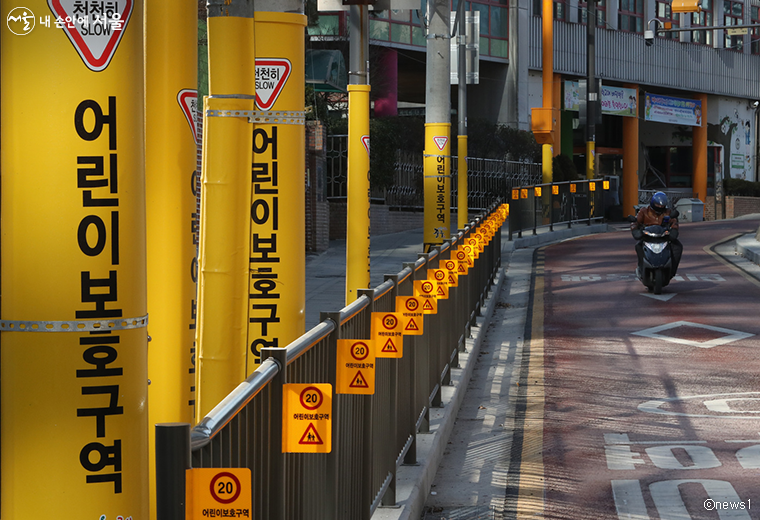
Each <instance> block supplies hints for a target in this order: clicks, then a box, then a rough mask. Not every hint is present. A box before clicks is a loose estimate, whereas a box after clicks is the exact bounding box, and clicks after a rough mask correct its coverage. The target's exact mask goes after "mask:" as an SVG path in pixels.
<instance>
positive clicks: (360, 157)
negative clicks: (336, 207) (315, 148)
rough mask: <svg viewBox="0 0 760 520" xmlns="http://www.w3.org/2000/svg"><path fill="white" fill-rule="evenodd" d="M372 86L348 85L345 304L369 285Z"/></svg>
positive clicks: (354, 298)
mask: <svg viewBox="0 0 760 520" xmlns="http://www.w3.org/2000/svg"><path fill="white" fill-rule="evenodd" d="M369 92H370V86H369V85H349V86H348V207H347V209H346V305H348V304H349V303H351V302H353V301H354V300H356V297H357V291H358V290H359V289H365V288H367V287H369V286H370V265H369V262H370V261H369V257H370V246H369V243H370V242H369V239H370V232H369V227H370V202H369V197H370V191H369V190H370V185H369V157H370V152H369V151H370V147H369Z"/></svg>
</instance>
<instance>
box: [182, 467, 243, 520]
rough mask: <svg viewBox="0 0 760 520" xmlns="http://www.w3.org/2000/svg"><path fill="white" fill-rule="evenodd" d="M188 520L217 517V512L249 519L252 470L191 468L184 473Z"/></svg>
mask: <svg viewBox="0 0 760 520" xmlns="http://www.w3.org/2000/svg"><path fill="white" fill-rule="evenodd" d="M185 475H186V479H187V484H186V495H187V500H186V504H187V506H186V507H187V511H186V513H185V518H187V519H188V520H202V519H203V520H205V519H206V518H211V517H214V516H220V513H219V512H220V511H225V510H226V511H229V510H234V511H240V512H241V513H242V516H244V517H250V515H251V507H252V500H251V470H250V469H248V468H194V469H188V470H187V471H186V473H185Z"/></svg>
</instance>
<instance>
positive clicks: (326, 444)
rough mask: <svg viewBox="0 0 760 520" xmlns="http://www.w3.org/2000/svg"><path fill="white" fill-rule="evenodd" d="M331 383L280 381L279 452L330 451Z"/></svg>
mask: <svg viewBox="0 0 760 520" xmlns="http://www.w3.org/2000/svg"><path fill="white" fill-rule="evenodd" d="M331 420H332V385H330V384H326V383H299V384H286V385H283V406H282V451H283V453H330V451H331V449H332V425H331Z"/></svg>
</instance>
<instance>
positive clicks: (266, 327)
mask: <svg viewBox="0 0 760 520" xmlns="http://www.w3.org/2000/svg"><path fill="white" fill-rule="evenodd" d="M305 25H306V17H305V16H303V15H300V14H295V13H276V12H257V13H256V16H255V31H254V32H255V52H256V109H257V113H256V117H255V121H256V122H255V124H254V125H253V165H252V173H251V190H250V194H251V201H250V204H251V212H250V218H251V226H250V266H249V270H250V273H249V276H250V278H249V300H248V321H249V323H248V349H249V352H248V357H247V367H246V374H247V375H248V374H251V373H252V372H253V371H254V370H256V368H258V366H259V365H260V364H261V349H262V348H265V347H285V346H286V345H288V344H289V343H290V342H292V341H293V340H295V339H296V338H298V337H299V336H300V335H302V334H303V333H304V329H305V317H304V312H305V311H304V308H305V305H306V292H305V286H306V259H305V256H304V250H305V248H306V246H305V236H304V232H303V226H304V219H305V210H304V206H305V198H304V186H305V180H304V171H305V142H304V139H305V136H304V82H303V77H304V41H303V31H304V27H305Z"/></svg>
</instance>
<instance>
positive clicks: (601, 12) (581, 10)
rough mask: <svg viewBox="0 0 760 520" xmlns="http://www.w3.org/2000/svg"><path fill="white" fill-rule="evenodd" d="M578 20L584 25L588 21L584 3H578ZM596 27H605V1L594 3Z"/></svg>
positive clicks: (586, 7)
mask: <svg viewBox="0 0 760 520" xmlns="http://www.w3.org/2000/svg"><path fill="white" fill-rule="evenodd" d="M578 20H579V21H580V22H581V23H582V24H585V23H586V21H587V20H588V4H587V3H586V2H578ZM596 26H597V27H606V26H607V0H598V1H597V2H596Z"/></svg>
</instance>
